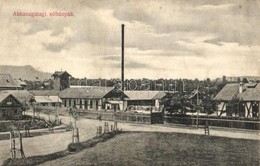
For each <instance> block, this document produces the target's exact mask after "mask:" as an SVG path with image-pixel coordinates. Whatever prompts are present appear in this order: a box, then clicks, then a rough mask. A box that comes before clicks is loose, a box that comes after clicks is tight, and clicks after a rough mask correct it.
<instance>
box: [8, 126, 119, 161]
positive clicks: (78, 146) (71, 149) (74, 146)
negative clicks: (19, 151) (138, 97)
mask: <svg viewBox="0 0 260 166" xmlns="http://www.w3.org/2000/svg"><path fill="white" fill-rule="evenodd" d="M120 133H121V132H120V131H114V132H110V133H107V134H103V135H101V136H100V137H94V138H93V139H89V140H87V141H84V142H80V143H71V144H69V145H68V148H67V149H66V150H63V151H59V152H55V153H51V154H48V155H42V156H33V157H28V158H25V159H21V158H19V159H14V160H12V159H10V158H9V159H7V160H5V161H4V163H3V165H5V166H11V165H26V166H34V165H37V164H41V163H44V162H47V161H51V160H55V159H58V158H62V157H65V156H68V155H70V154H72V153H75V152H79V151H81V150H83V149H86V148H90V147H94V146H95V145H96V144H98V143H100V142H104V141H107V140H108V139H111V138H113V137H114V136H115V135H117V134H120Z"/></svg>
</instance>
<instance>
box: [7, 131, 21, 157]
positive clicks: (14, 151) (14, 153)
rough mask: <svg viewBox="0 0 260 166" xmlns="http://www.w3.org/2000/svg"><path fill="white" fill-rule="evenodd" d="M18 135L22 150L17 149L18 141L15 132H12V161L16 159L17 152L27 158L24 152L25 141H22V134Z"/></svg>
mask: <svg viewBox="0 0 260 166" xmlns="http://www.w3.org/2000/svg"><path fill="white" fill-rule="evenodd" d="M17 133H18V139H19V144H20V148H19V149H18V148H16V141H15V139H16V138H15V132H14V131H10V152H11V159H16V154H17V153H16V151H20V154H21V157H22V158H25V155H24V150H23V140H22V134H21V133H20V132H19V131H17Z"/></svg>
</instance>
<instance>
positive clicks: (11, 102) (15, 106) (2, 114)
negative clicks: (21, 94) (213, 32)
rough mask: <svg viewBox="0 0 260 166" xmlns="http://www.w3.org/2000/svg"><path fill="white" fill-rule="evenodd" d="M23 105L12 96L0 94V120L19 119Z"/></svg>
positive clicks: (4, 93) (5, 93)
mask: <svg viewBox="0 0 260 166" xmlns="http://www.w3.org/2000/svg"><path fill="white" fill-rule="evenodd" d="M22 112H23V104H22V103H21V102H20V101H19V100H18V99H17V98H16V97H14V96H13V95H12V94H10V93H7V92H1V93H0V120H15V119H21V118H22Z"/></svg>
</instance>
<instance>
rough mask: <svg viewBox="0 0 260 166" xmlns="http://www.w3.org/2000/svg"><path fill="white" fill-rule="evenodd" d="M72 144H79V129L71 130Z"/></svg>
mask: <svg viewBox="0 0 260 166" xmlns="http://www.w3.org/2000/svg"><path fill="white" fill-rule="evenodd" d="M72 143H79V129H78V128H77V127H75V128H73V130H72Z"/></svg>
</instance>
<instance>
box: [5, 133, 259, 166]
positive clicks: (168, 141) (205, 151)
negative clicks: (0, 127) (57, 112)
mask: <svg viewBox="0 0 260 166" xmlns="http://www.w3.org/2000/svg"><path fill="white" fill-rule="evenodd" d="M112 137H114V138H113V139H110V138H112ZM107 140H108V141H107ZM104 141H106V142H104ZM100 142H102V143H100ZM68 150H69V151H73V152H75V153H72V154H71V152H69V151H68ZM68 150H66V151H62V152H57V153H53V154H49V155H45V156H36V157H30V158H27V159H25V160H22V159H19V160H14V161H12V160H10V159H9V160H7V161H5V163H4V165H36V164H40V163H42V164H43V165H63V166H66V165H68V166H70V165H120V166H121V165H131V166H132V165H136V166H142V165H250V166H253V165H256V166H259V165H260V141H254V140H245V139H233V138H222V137H214V136H205V135H193V134H182V133H159V132H126V133H123V134H120V135H116V134H112V135H103V136H102V137H96V138H94V139H92V140H88V141H86V142H83V143H80V144H71V145H69V146H68ZM50 160H52V161H50ZM44 162H45V163H44Z"/></svg>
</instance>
